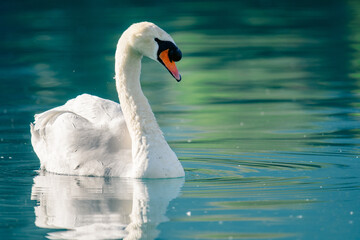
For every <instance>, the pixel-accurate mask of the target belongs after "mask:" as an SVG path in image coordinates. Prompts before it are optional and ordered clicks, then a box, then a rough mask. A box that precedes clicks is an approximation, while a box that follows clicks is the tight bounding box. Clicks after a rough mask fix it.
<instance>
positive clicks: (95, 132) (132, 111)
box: [30, 22, 184, 178]
mask: <svg viewBox="0 0 360 240" xmlns="http://www.w3.org/2000/svg"><path fill="white" fill-rule="evenodd" d="M143 56H146V57H149V58H150V59H153V60H155V61H157V62H159V63H161V64H162V65H163V66H164V67H165V68H166V69H167V70H168V71H169V72H170V73H171V75H172V76H173V77H174V78H175V79H176V80H177V81H178V82H179V81H180V80H181V75H180V74H179V71H178V69H177V67H176V65H175V62H177V61H179V60H180V59H181V57H182V53H181V51H180V50H179V48H178V47H177V46H176V44H175V42H174V40H173V39H172V38H171V36H170V35H169V34H168V33H166V32H165V31H164V30H162V29H161V28H159V27H158V26H156V25H155V24H153V23H150V22H141V23H135V24H133V25H131V26H130V27H129V28H128V29H127V30H126V31H125V32H124V33H123V34H122V35H121V37H120V39H119V41H118V44H117V48H116V53H115V82H116V90H117V92H118V95H119V101H120V104H118V103H115V102H113V101H110V100H106V99H102V98H99V97H97V96H92V95H89V94H82V95H80V96H77V97H76V98H74V99H71V100H69V101H67V102H66V103H65V104H64V105H63V106H59V107H56V108H53V109H50V110H48V111H46V112H43V113H41V114H35V121H34V123H31V124H30V132H31V143H32V146H33V148H34V151H35V153H36V154H37V156H38V158H39V159H40V169H41V170H44V171H48V172H53V173H57V174H65V175H85V176H109V177H112V176H114V177H127V178H177V177H183V176H184V169H183V167H182V165H181V163H180V161H179V160H178V158H177V156H176V154H175V153H174V151H173V150H172V149H171V148H170V146H169V145H168V143H167V142H166V140H165V138H164V136H163V133H162V131H161V130H160V128H159V125H158V124H157V121H156V119H155V116H154V113H153V112H152V110H151V107H150V104H149V102H148V100H147V98H146V97H145V95H144V94H143V92H142V90H141V85H140V70H141V60H142V57H143Z"/></svg>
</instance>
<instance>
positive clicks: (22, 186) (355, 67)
mask: <svg viewBox="0 0 360 240" xmlns="http://www.w3.org/2000/svg"><path fill="white" fill-rule="evenodd" d="M139 21H150V22H154V23H155V24H157V25H158V26H160V27H161V28H163V29H164V30H165V31H167V32H168V33H169V34H170V35H171V36H172V37H173V39H174V40H175V42H176V43H177V45H178V47H179V48H180V49H181V50H182V52H183V59H182V60H181V61H180V62H179V63H178V64H177V66H178V69H179V71H180V73H181V75H182V77H183V80H182V81H181V82H180V83H177V82H176V81H175V80H174V79H172V77H171V76H170V75H169V73H168V72H167V71H166V70H165V69H164V68H163V67H162V66H161V65H160V64H158V63H156V62H154V61H151V60H149V59H143V66H142V77H141V78H142V87H143V91H144V92H145V95H146V96H147V97H148V99H149V101H150V103H151V105H152V108H153V111H154V112H155V114H156V117H157V119H158V122H159V124H160V126H161V128H162V130H163V131H164V134H165V136H166V138H167V140H168V141H169V143H170V145H171V147H172V148H173V149H174V151H175V152H176V153H177V155H178V157H179V159H180V160H181V162H182V164H183V166H184V168H185V170H186V179H185V184H184V186H183V187H182V190H181V192H180V194H179V197H178V198H176V199H174V200H172V201H171V202H170V204H169V206H168V208H167V209H168V210H167V212H166V217H167V218H168V221H167V222H163V223H161V224H159V226H157V229H158V230H159V234H158V239H186V238H188V239H340V238H343V239H359V238H360V232H359V230H358V229H359V227H360V218H359V214H360V212H359V209H360V202H359V199H360V193H359V190H360V179H359V172H360V163H359V155H360V153H359V149H360V140H359V139H360V122H359V120H360V101H359V100H360V2H359V1H355V0H347V1H325V0H324V1H322V0H320V1H308V0H302V1H285V0H277V1H271V0H255V1H253V0H241V1H206V2H205V1H193V0H192V1H186V0H180V1H122V0H121V1H119V0H118V1H93V0H88V1H68V0H63V1H43V0H34V1H25V0H24V1H20V0H14V1H2V2H1V3H0V32H1V38H0V84H1V85H0V86H1V87H0V96H1V97H0V169H1V174H0V235H1V236H5V238H4V239H41V238H44V237H45V236H47V234H48V233H49V232H50V231H54V230H53V229H44V228H39V227H36V226H35V224H34V221H35V213H34V207H35V206H37V204H38V202H37V201H32V200H31V199H30V195H31V189H32V185H33V182H34V181H33V178H34V177H35V176H36V175H37V173H36V172H35V170H37V169H38V168H39V160H38V159H37V157H36V155H35V153H34V152H33V150H32V147H31V143H30V132H29V123H30V122H31V121H33V115H34V114H35V113H39V112H42V111H45V110H47V109H49V108H52V107H55V106H58V105H62V104H64V103H65V102H66V101H67V100H69V99H71V98H74V97H76V96H77V95H79V94H82V93H89V94H93V95H97V96H100V97H103V98H107V99H111V100H113V101H118V99H117V93H116V89H115V84H114V79H113V77H114V54H115V47H116V43H117V40H118V39H119V37H120V36H121V34H122V32H123V31H124V30H126V28H127V27H128V26H129V25H131V24H132V23H135V22H139ZM189 212H190V213H191V214H189Z"/></svg>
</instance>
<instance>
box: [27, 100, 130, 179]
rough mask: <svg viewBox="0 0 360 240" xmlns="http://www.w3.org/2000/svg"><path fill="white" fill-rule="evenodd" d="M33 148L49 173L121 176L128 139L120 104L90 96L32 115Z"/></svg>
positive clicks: (127, 158)
mask: <svg viewBox="0 0 360 240" xmlns="http://www.w3.org/2000/svg"><path fill="white" fill-rule="evenodd" d="M31 133H32V138H31V141H32V144H33V146H34V150H35V152H36V153H37V155H38V156H39V158H40V162H41V168H42V169H44V170H47V171H49V172H56V173H63V174H74V175H94V176H104V175H105V176H106V175H107V176H124V174H125V175H126V174H127V173H129V172H130V171H129V169H130V168H131V164H132V161H131V139H130V136H129V132H128V129H127V127H126V123H125V120H124V117H123V114H122V112H121V107H120V104H118V103H115V102H113V101H110V100H105V99H102V98H99V97H96V96H92V95H89V94H83V95H80V96H78V97H76V98H75V99H71V100H69V101H68V102H67V103H66V104H65V105H63V106H60V107H57V108H53V109H51V110H48V111H46V112H44V113H42V114H37V115H35V123H34V125H31Z"/></svg>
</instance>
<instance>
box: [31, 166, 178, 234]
mask: <svg viewBox="0 0 360 240" xmlns="http://www.w3.org/2000/svg"><path fill="white" fill-rule="evenodd" d="M44 174H45V175H40V176H36V177H35V178H34V185H33V188H32V195H31V199H33V200H37V201H38V203H39V204H38V206H36V207H35V215H36V220H35V224H36V226H38V227H42V228H54V229H56V228H57V229H59V228H60V229H68V230H67V231H54V232H52V233H50V234H49V238H51V239H119V238H120V239H121V238H124V239H154V238H156V237H157V235H158V234H159V231H158V230H157V229H156V227H157V226H158V225H159V224H160V223H161V222H165V221H166V220H167V218H166V216H165V213H166V209H167V206H168V204H169V202H170V201H171V200H172V199H174V198H176V197H177V195H178V194H179V192H180V189H181V187H182V185H183V183H184V179H183V178H174V179H166V180H160V179H158V180H136V179H133V180H131V179H121V178H97V177H82V176H63V175H56V174H51V173H44Z"/></svg>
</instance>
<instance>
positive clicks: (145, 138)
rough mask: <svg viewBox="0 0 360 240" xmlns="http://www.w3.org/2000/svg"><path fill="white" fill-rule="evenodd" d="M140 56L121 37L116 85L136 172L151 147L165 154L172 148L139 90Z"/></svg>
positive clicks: (147, 165) (117, 52) (147, 155)
mask: <svg viewBox="0 0 360 240" xmlns="http://www.w3.org/2000/svg"><path fill="white" fill-rule="evenodd" d="M141 59H142V55H140V54H139V53H138V52H137V51H135V50H134V49H133V48H132V47H131V46H129V45H128V44H127V42H126V41H124V40H122V39H120V41H119V43H118V47H117V50H116V56H115V72H116V75H115V78H116V88H117V91H118V94H119V100H120V104H121V109H122V111H123V115H124V118H125V121H126V125H127V127H128V130H129V134H130V137H131V140H132V158H133V163H134V165H137V167H136V168H137V169H138V170H137V171H144V172H145V171H147V170H146V169H147V168H148V167H149V164H150V163H149V161H150V160H151V159H152V158H151V157H150V156H149V155H150V154H152V152H156V150H155V151H154V149H156V148H162V151H164V155H165V154H167V153H168V152H169V151H171V149H170V147H169V146H168V144H167V143H166V141H165V139H164V136H163V133H162V132H161V130H160V128H159V126H158V124H157V122H156V119H155V116H154V114H153V112H152V110H151V107H150V104H149V102H148V100H147V98H146V97H145V96H144V94H143V92H142V90H141V85H140V71H141ZM162 151H161V152H162ZM171 152H172V151H171ZM170 154H171V153H170ZM167 155H168V154H167ZM142 168H143V169H142ZM141 169H142V170H141ZM141 174H142V173H139V174H138V175H141Z"/></svg>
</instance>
